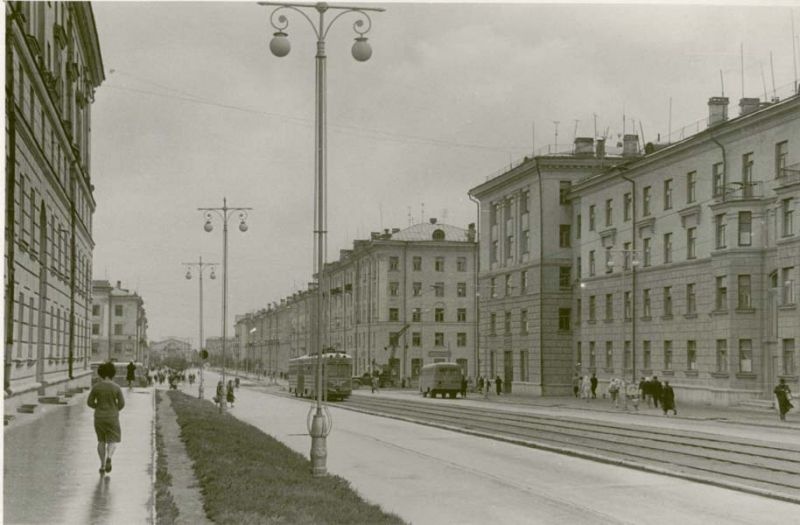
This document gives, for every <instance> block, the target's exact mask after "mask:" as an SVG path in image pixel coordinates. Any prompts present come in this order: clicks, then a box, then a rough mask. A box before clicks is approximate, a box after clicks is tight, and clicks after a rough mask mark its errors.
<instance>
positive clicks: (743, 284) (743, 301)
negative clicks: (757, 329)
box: [736, 274, 752, 310]
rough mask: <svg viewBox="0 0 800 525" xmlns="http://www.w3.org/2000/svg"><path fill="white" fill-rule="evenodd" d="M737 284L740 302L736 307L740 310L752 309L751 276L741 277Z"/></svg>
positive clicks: (738, 278)
mask: <svg viewBox="0 0 800 525" xmlns="http://www.w3.org/2000/svg"><path fill="white" fill-rule="evenodd" d="M736 284H737V288H738V292H739V294H738V297H739V300H738V302H737V305H736V307H737V308H739V309H740V310H743V309H748V308H751V307H752V302H751V291H750V275H749V274H746V275H739V276H738V277H737V283H736Z"/></svg>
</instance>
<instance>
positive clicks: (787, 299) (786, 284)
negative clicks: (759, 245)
mask: <svg viewBox="0 0 800 525" xmlns="http://www.w3.org/2000/svg"><path fill="white" fill-rule="evenodd" d="M793 273H794V266H789V267H788V268H783V269H782V276H783V279H782V280H781V283H782V284H781V289H782V291H783V293H782V294H781V295H782V297H781V299H783V301H782V303H781V304H783V305H784V306H787V305H790V304H794V280H793V279H792V274H793Z"/></svg>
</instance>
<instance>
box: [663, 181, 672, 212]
mask: <svg viewBox="0 0 800 525" xmlns="http://www.w3.org/2000/svg"><path fill="white" fill-rule="evenodd" d="M664 209H665V210H671V209H672V179H667V180H665V181H664Z"/></svg>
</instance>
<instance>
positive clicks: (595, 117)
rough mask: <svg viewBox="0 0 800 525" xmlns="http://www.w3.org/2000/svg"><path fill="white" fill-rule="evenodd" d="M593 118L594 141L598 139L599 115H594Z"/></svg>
mask: <svg viewBox="0 0 800 525" xmlns="http://www.w3.org/2000/svg"><path fill="white" fill-rule="evenodd" d="M592 118H593V119H594V136H593V138H594V139H597V113H592Z"/></svg>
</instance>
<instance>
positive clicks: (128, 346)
mask: <svg viewBox="0 0 800 525" xmlns="http://www.w3.org/2000/svg"><path fill="white" fill-rule="evenodd" d="M148 355H149V352H148V343H147V314H146V312H145V309H144V301H143V300H142V298H141V297H139V295H138V294H137V293H136V292H131V291H130V290H126V289H124V288H122V286H121V283H120V281H117V285H116V286H112V285H111V283H109V282H108V281H104V280H100V281H92V360H93V361H109V360H110V361H131V360H133V361H137V362H144V363H145V364H149V363H146V361H148V359H147V357H148Z"/></svg>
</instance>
